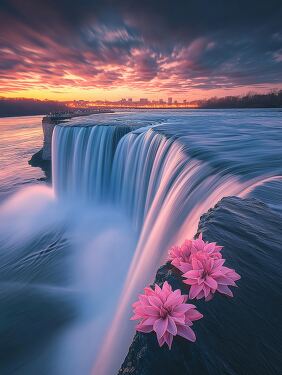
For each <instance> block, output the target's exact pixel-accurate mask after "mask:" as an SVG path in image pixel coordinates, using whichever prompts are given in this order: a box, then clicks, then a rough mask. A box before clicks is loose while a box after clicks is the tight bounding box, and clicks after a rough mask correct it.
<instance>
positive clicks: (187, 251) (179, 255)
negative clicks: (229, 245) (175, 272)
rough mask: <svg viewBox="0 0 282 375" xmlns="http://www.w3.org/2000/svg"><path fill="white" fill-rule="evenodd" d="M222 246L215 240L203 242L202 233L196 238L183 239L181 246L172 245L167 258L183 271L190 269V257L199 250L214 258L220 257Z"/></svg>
mask: <svg viewBox="0 0 282 375" xmlns="http://www.w3.org/2000/svg"><path fill="white" fill-rule="evenodd" d="M222 248H223V247H222V246H218V245H217V244H216V243H215V242H210V243H209V242H205V241H204V240H203V236H202V233H200V235H199V237H198V238H197V239H196V240H185V242H184V243H183V244H182V245H181V246H173V247H172V248H171V249H170V250H169V252H168V255H169V260H170V261H171V264H172V265H173V266H174V267H176V268H178V269H179V270H180V271H182V272H183V273H185V272H188V271H190V270H192V266H191V257H192V256H193V255H194V254H196V253H197V252H199V251H201V252H204V253H207V254H209V255H210V256H211V257H212V258H214V259H220V258H222V255H221V253H220V251H221V249H222Z"/></svg>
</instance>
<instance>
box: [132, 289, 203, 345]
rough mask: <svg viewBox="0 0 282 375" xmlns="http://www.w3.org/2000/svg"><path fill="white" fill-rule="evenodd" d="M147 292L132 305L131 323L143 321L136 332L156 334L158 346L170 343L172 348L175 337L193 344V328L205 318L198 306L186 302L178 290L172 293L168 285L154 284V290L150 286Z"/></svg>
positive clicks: (194, 338)
mask: <svg viewBox="0 0 282 375" xmlns="http://www.w3.org/2000/svg"><path fill="white" fill-rule="evenodd" d="M144 291H145V294H140V295H139V300H138V301H137V302H135V303H134V304H133V305H132V307H133V310H134V316H133V317H132V318H131V320H139V321H140V322H139V323H138V325H137V326H136V330H137V331H139V332H143V333H149V332H152V331H154V332H155V333H156V335H157V339H158V343H159V345H160V346H163V345H164V343H167V345H168V347H169V349H170V348H171V345H172V340H173V337H174V336H176V335H179V336H182V337H184V338H185V339H187V340H190V341H193V342H194V341H195V340H196V336H195V334H194V332H193V330H192V329H191V328H190V326H192V325H193V323H192V322H193V321H194V320H198V319H201V318H202V317H203V315H202V314H201V313H199V312H198V311H197V310H196V306H194V305H191V304H186V303H185V302H186V301H187V299H188V296H187V295H182V294H181V291H180V290H179V289H177V290H175V291H173V290H172V288H171V286H170V285H169V284H168V283H167V282H165V283H164V284H163V286H162V288H160V287H159V286H158V285H157V284H155V289H152V288H151V287H147V288H145V289H144Z"/></svg>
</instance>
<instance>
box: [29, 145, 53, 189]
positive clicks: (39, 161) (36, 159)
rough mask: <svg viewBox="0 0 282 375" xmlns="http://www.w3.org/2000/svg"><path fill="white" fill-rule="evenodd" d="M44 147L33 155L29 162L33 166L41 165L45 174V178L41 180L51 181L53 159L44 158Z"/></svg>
mask: <svg viewBox="0 0 282 375" xmlns="http://www.w3.org/2000/svg"><path fill="white" fill-rule="evenodd" d="M42 154H43V149H41V150H39V151H38V152H37V153H36V154H34V155H32V157H31V159H30V160H29V162H28V164H29V165H31V166H32V167H39V168H41V169H42V171H43V172H44V174H45V178H40V179H39V180H40V181H46V182H50V183H51V180H52V165H51V160H44V159H43V158H42Z"/></svg>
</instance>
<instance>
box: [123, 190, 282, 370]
mask: <svg viewBox="0 0 282 375" xmlns="http://www.w3.org/2000/svg"><path fill="white" fill-rule="evenodd" d="M198 229H199V230H198V233H199V232H202V233H203V237H204V239H205V240H206V241H209V242H212V241H216V242H218V243H219V244H221V245H223V246H224V249H223V250H222V252H223V256H224V258H226V259H227V261H226V265H227V266H229V267H231V268H235V269H236V271H237V272H238V273H239V274H240V275H241V276H242V279H241V280H239V281H238V286H239V288H238V289H235V288H233V291H234V298H231V299H230V298H226V297H224V296H222V295H219V294H218V295H216V296H215V297H214V299H213V300H212V301H210V302H204V301H202V300H201V301H193V303H194V304H195V305H196V306H197V308H198V310H199V311H200V312H202V313H203V314H204V318H203V319H201V320H200V321H198V322H195V324H194V326H193V329H194V331H195V333H196V336H197V341H196V342H195V343H191V342H189V341H186V340H184V339H182V338H180V337H176V338H175V339H174V342H173V345H172V349H171V351H169V350H168V348H167V347H163V348H160V347H159V346H158V343H157V339H156V336H155V335H154V334H153V333H152V334H142V333H137V334H136V335H135V337H134V339H133V342H132V344H131V346H130V348H129V352H128V354H127V356H126V358H125V361H124V363H123V364H122V367H121V369H120V370H119V373H118V374H119V375H126V374H132V375H174V374H176V375H190V374H191V375H275V374H276V375H278V374H281V368H282V360H281V352H282V340H281V337H282V324H281V290H282V276H281V264H282V251H281V247H282V246H281V245H282V230H281V229H282V228H281V216H280V215H278V214H276V213H275V212H274V211H272V210H271V209H270V208H269V207H268V206H266V205H265V204H263V203H261V202H260V201H258V200H256V199H246V200H243V199H240V198H236V197H228V198H224V199H222V200H221V201H220V202H219V203H218V204H217V205H216V206H215V207H214V208H213V209H211V210H209V211H208V212H207V213H206V214H204V215H203V216H202V217H201V220H200V223H199V228H198ZM198 233H197V234H198ZM164 281H168V282H169V283H170V284H171V285H172V287H173V289H178V288H179V289H181V290H182V292H183V293H186V294H187V288H186V286H185V284H183V283H182V278H181V275H180V273H179V272H178V271H177V270H176V269H175V268H174V267H173V266H171V265H170V264H169V263H167V264H166V265H164V266H162V267H161V268H160V269H159V270H158V272H157V275H156V279H155V282H156V283H157V284H159V285H162V284H163V282H164Z"/></svg>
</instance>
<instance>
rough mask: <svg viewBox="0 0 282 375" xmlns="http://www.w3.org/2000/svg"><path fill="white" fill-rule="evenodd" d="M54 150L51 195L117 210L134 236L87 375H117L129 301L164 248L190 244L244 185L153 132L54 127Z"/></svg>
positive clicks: (129, 328)
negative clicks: (202, 221)
mask: <svg viewBox="0 0 282 375" xmlns="http://www.w3.org/2000/svg"><path fill="white" fill-rule="evenodd" d="M52 148H53V176H54V177H53V178H54V189H55V193H56V195H57V196H59V197H64V198H66V197H70V198H71V199H75V200H81V201H87V202H92V204H93V210H95V204H97V202H100V203H101V201H103V202H104V203H105V204H107V205H110V206H112V207H115V209H117V210H120V211H122V212H123V213H125V214H126V215H127V217H128V218H130V220H131V223H132V230H133V231H134V232H135V233H137V234H138V237H139V240H138V244H137V247H136V249H135V252H134V254H133V258H132V260H131V264H130V266H129V269H128V273H127V275H126V281H125V283H124V285H123V292H122V294H121V295H120V299H119V303H118V305H117V308H116V311H114V312H113V318H112V321H111V323H110V326H109V328H108V332H107V335H106V336H105V337H104V339H103V340H102V342H100V352H99V354H98V356H97V359H96V360H95V363H94V365H93V366H94V369H93V374H99V375H111V374H115V373H116V372H117V370H118V368H119V366H120V365H121V362H122V360H123V358H124V356H125V354H126V352H127V349H128V347H129V344H130V340H131V338H132V335H133V333H134V327H133V324H132V323H131V322H130V321H129V316H130V310H131V303H132V302H133V301H134V299H136V297H137V295H138V293H139V292H140V291H141V290H142V289H143V287H145V286H146V285H148V284H149V283H150V282H152V280H153V278H154V275H155V272H156V270H157V268H158V267H159V266H160V265H161V264H162V263H163V262H164V261H165V259H166V254H167V250H168V248H169V247H170V245H172V244H174V243H179V242H181V241H183V240H184V239H185V238H191V237H192V236H193V235H194V234H195V233H196V229H197V224H198V221H199V218H200V216H201V215H202V214H203V213H204V212H206V211H207V210H208V209H209V208H211V207H213V206H214V205H215V204H216V203H217V202H218V201H219V200H220V199H221V198H223V197H224V196H228V195H238V194H240V193H242V192H243V191H244V190H245V189H246V188H247V186H248V183H241V182H239V180H238V179H237V178H235V177H234V176H231V175H230V174H228V173H227V172H226V173H225V172H224V171H221V172H215V171H214V169H213V168H212V167H211V166H209V164H208V163H205V162H202V161H199V160H197V159H194V158H191V157H189V150H188V152H187V148H186V147H184V146H183V145H182V144H181V141H180V140H178V139H174V138H172V137H166V136H165V135H164V134H161V133H159V132H158V131H157V129H156V128H150V127H146V128H138V129H135V128H134V127H132V128H128V127H124V128H123V127H122V126H119V127H115V126H101V125H98V126H93V127H71V126H69V127H65V126H57V127H56V128H55V131H54V135H53V147H52ZM252 183H253V182H252ZM249 184H250V183H249ZM95 202H96V203H95ZM109 261H110V259H109ZM121 261H122V260H121ZM121 343H122V345H121ZM109 353H110V354H109Z"/></svg>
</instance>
